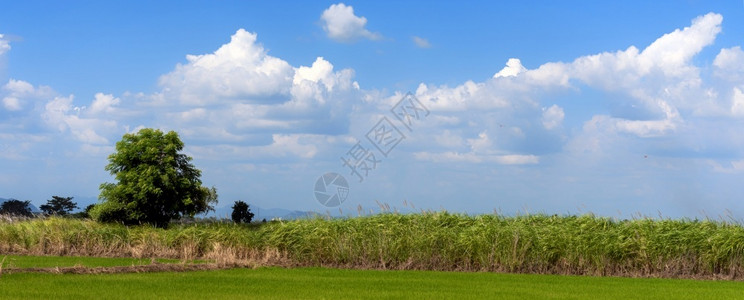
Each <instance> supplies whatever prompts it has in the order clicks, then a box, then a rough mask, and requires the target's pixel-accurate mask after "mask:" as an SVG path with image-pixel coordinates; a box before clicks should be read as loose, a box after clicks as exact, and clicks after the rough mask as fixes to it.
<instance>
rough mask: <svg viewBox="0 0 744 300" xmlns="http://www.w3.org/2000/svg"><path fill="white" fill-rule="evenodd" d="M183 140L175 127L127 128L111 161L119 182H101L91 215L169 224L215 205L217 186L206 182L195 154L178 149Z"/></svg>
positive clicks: (105, 218) (133, 221)
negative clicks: (165, 130) (133, 130)
mask: <svg viewBox="0 0 744 300" xmlns="http://www.w3.org/2000/svg"><path fill="white" fill-rule="evenodd" d="M183 146H184V144H183V142H181V139H180V138H178V134H177V133H176V132H174V131H170V132H168V133H166V134H164V133H163V132H162V131H160V130H156V129H151V128H145V129H142V130H140V131H139V132H137V133H136V134H129V133H128V134H125V135H124V136H123V137H122V139H121V141H119V142H118V143H116V152H115V153H114V154H111V155H110V156H109V157H108V160H109V164H108V165H107V166H106V170H107V171H109V172H110V173H111V175H114V176H115V177H116V180H117V181H118V183H104V184H101V187H100V189H101V194H100V195H99V196H98V198H99V199H100V200H101V203H99V204H97V205H96V206H94V207H93V209H92V210H91V212H90V215H91V217H92V218H94V219H96V220H98V221H103V222H120V223H124V224H139V223H150V224H153V225H155V226H157V227H167V226H168V223H169V222H170V220H172V219H178V218H180V217H182V216H190V217H193V216H194V215H195V214H198V213H204V212H207V211H210V210H214V208H212V206H211V204H213V203H217V189H215V188H214V187H213V188H211V189H210V188H207V187H204V186H202V185H201V184H202V182H201V180H200V179H199V177H200V176H201V171H200V170H199V169H197V168H196V167H194V165H193V164H191V157H189V156H186V155H185V154H182V153H179V152H180V151H181V150H183Z"/></svg>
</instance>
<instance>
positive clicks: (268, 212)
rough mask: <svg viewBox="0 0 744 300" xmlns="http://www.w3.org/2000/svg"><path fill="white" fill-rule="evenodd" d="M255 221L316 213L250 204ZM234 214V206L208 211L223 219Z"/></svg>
mask: <svg viewBox="0 0 744 300" xmlns="http://www.w3.org/2000/svg"><path fill="white" fill-rule="evenodd" d="M250 208H251V212H252V213H254V214H255V215H254V216H253V220H254V221H261V220H263V219H266V220H267V221H269V220H271V219H275V218H281V219H282V220H294V219H301V218H307V217H312V216H314V215H315V214H316V213H314V212H310V211H301V210H289V209H283V208H261V207H257V206H253V205H251V206H250ZM231 214H232V206H224V207H217V208H216V209H215V211H214V212H210V213H208V214H207V215H206V216H207V217H216V218H222V219H230V215H231Z"/></svg>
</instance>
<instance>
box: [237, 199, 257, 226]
mask: <svg viewBox="0 0 744 300" xmlns="http://www.w3.org/2000/svg"><path fill="white" fill-rule="evenodd" d="M232 209H233V211H232V215H231V217H232V220H233V222H235V223H250V222H251V221H252V220H253V216H254V214H253V213H252V212H251V209H250V206H249V205H248V203H245V202H243V201H241V200H238V201H235V204H234V205H233V207H232Z"/></svg>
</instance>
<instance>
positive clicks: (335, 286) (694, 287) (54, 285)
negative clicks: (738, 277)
mask: <svg viewBox="0 0 744 300" xmlns="http://www.w3.org/2000/svg"><path fill="white" fill-rule="evenodd" d="M742 291H744V282H735V281H696V280H680V279H648V278H645V279H642V278H616V277H582V276H556V275H524V274H498V273H469V272H436V271H374V270H339V269H324V268H297V269H282V268H259V269H231V270H221V271H198V272H183V273H165V272H163V273H126V274H97V275H57V274H38V273H18V274H4V275H2V277H0V298H2V299H41V298H43V299H49V298H54V299H248V298H262V299H373V298H374V299H376V298H407V299H408V298H418V299H433V298H437V299H442V298H469V299H476V298H479V299H480V298H502V299H503V298H506V299H509V298H511V299H524V298H532V299H562V298H571V299H596V298H602V299H628V298H631V299H635V298H654V299H703V298H704V299H744V293H743V292H742Z"/></svg>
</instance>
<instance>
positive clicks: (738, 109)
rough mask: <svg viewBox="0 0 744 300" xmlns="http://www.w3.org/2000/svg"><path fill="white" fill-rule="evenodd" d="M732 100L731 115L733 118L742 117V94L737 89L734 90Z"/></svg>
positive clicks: (743, 103) (743, 112) (743, 104)
mask: <svg viewBox="0 0 744 300" xmlns="http://www.w3.org/2000/svg"><path fill="white" fill-rule="evenodd" d="M732 100H733V101H732V105H731V113H732V114H733V115H734V116H740V117H741V116H744V93H742V91H741V90H740V89H739V88H737V87H735V88H734V95H733V99H732Z"/></svg>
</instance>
